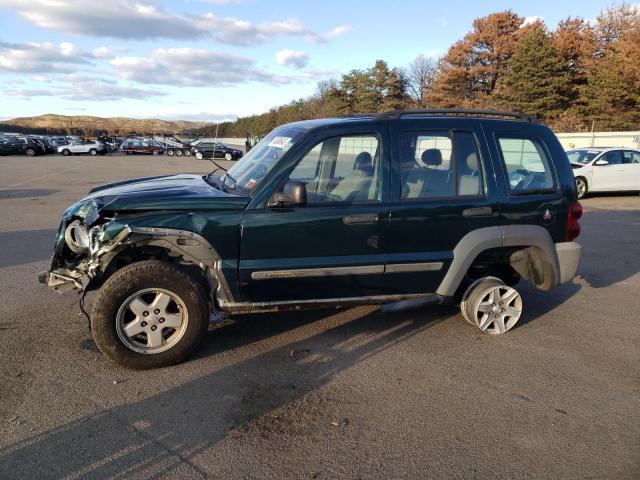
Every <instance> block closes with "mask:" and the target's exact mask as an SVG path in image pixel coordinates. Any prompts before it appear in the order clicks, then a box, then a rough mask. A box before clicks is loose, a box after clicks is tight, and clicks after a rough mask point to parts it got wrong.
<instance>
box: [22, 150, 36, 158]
mask: <svg viewBox="0 0 640 480" xmlns="http://www.w3.org/2000/svg"><path fill="white" fill-rule="evenodd" d="M24 153H26V154H27V155H28V156H30V157H35V155H36V151H35V150H34V149H33V148H27V149H26V150H25V151H24Z"/></svg>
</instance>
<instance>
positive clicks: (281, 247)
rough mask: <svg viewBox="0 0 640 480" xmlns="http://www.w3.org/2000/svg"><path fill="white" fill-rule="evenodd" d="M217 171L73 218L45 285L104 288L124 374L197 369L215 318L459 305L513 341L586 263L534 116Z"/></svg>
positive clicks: (356, 120)
mask: <svg viewBox="0 0 640 480" xmlns="http://www.w3.org/2000/svg"><path fill="white" fill-rule="evenodd" d="M217 172H219V173H217ZM217 172H216V171H214V172H212V173H210V174H208V175H204V176H198V175H170V176H159V177H146V178H137V179H132V180H125V181H119V182H114V183H110V184H107V185H102V186H99V187H95V188H93V189H92V190H91V191H90V192H89V195H88V196H87V197H85V198H83V199H82V200H80V201H79V202H77V203H75V204H74V205H72V206H71V207H70V208H69V209H68V210H67V211H66V212H64V214H63V218H62V223H61V224H60V228H59V230H58V234H57V238H56V240H55V245H54V252H53V257H52V264H51V268H50V270H49V271H47V272H42V273H41V274H40V281H41V282H43V283H46V284H47V285H48V286H49V287H51V288H53V289H54V290H56V291H58V292H64V291H67V290H74V289H75V290H77V291H79V292H81V293H83V294H85V293H86V292H87V291H90V290H97V293H96V296H95V299H94V301H93V307H92V312H91V315H90V326H91V330H92V333H93V336H94V339H95V341H96V343H97V345H98V347H99V348H100V350H101V351H102V352H103V353H104V354H105V355H106V356H107V357H109V358H110V359H112V360H113V361H115V362H117V363H119V364H120V365H123V366H125V367H128V368H136V369H145V368H155V367H163V366H167V365H171V364H174V363H177V362H179V361H181V360H183V359H184V358H185V357H186V356H187V355H188V354H189V353H190V352H191V351H192V350H193V349H194V348H195V347H196V346H197V345H198V343H199V342H200V341H201V340H202V338H203V336H204V334H205V332H206V331H207V326H208V323H209V318H210V315H211V314H212V313H216V314H226V315H233V314H244V313H251V312H276V311H279V310H285V309H301V308H309V307H328V306H331V307H336V306H351V305H359V304H360V305H361V304H381V305H383V307H382V308H383V309H389V310H393V309H394V308H406V307H410V306H416V305H426V304H429V303H452V304H460V308H461V311H462V316H463V317H464V318H465V319H466V320H467V321H468V322H469V323H470V324H472V325H474V326H475V327H476V328H480V329H481V330H482V331H484V332H486V333H490V334H501V333H504V332H507V331H508V330H510V329H511V328H513V326H514V325H515V324H516V322H517V321H518V319H519V318H520V317H521V315H522V312H523V301H522V297H521V296H520V294H519V293H518V291H517V290H516V289H515V288H514V286H515V285H516V284H517V283H518V282H519V280H520V279H521V278H524V279H526V280H527V281H529V282H530V283H531V284H533V285H534V286H535V287H537V288H538V289H540V290H543V291H547V290H550V289H552V288H554V287H556V286H557V285H559V284H561V283H565V282H568V281H570V280H571V279H572V278H573V276H574V275H575V272H576V270H577V268H578V263H579V261H580V255H581V248H580V245H579V244H577V243H576V242H574V239H575V238H576V237H577V236H578V235H579V233H580V225H579V223H578V219H579V218H580V216H581V214H582V208H581V206H580V204H579V203H578V201H577V193H576V184H575V180H574V176H573V173H572V170H571V166H570V164H569V161H568V159H567V155H566V154H565V152H564V150H563V149H562V147H561V145H560V143H559V142H558V140H557V139H556V137H555V136H554V135H553V133H552V132H551V130H549V128H547V127H546V126H544V125H541V124H539V123H537V122H536V121H535V119H534V118H532V117H529V116H527V115H524V114H520V113H511V112H497V111H468V110H414V111H396V112H388V113H383V114H372V115H357V116H352V117H344V118H329V119H321V120H308V121H301V122H295V123H291V124H287V125H282V126H280V127H278V128H276V129H275V130H273V131H272V132H271V133H270V134H269V135H267V136H266V137H265V138H264V139H263V140H262V141H260V143H259V144H258V145H256V146H255V147H254V148H253V149H252V150H251V151H250V152H249V153H248V154H247V155H246V156H244V157H243V158H242V159H241V160H239V161H238V162H237V163H236V164H234V165H233V167H231V168H230V169H229V170H228V171H224V172H222V171H221V170H218V171H217Z"/></svg>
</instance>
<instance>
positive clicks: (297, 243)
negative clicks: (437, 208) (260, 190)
mask: <svg viewBox="0 0 640 480" xmlns="http://www.w3.org/2000/svg"><path fill="white" fill-rule="evenodd" d="M387 148H388V147H387V134H386V129H384V130H383V129H379V130H376V129H375V128H373V130H372V131H367V132H357V131H352V132H349V133H348V134H343V135H335V134H334V135H333V136H331V137H326V138H321V139H318V141H316V142H315V143H314V144H313V145H311V146H310V147H309V148H308V149H306V151H305V153H304V154H302V155H301V156H300V158H299V159H298V161H297V162H296V165H295V167H293V170H290V171H289V172H288V174H287V175H286V176H285V177H284V178H282V179H281V182H280V183H279V184H278V185H280V188H282V186H283V185H284V184H285V183H286V182H287V181H289V180H291V181H296V182H302V183H303V184H304V185H305V186H306V194H307V200H306V203H305V204H303V205H300V206H295V207H268V206H267V207H265V208H259V209H254V210H247V211H246V214H245V216H244V220H243V225H242V239H241V249H240V261H239V271H238V275H239V280H240V290H241V293H242V294H243V297H244V299H245V301H250V302H278V301H286V300H316V299H317V300H326V299H335V298H344V297H352V298H353V297H365V296H373V295H380V294H382V293H384V262H385V235H386V228H387V223H388V208H387V207H386V206H385V205H384V204H383V202H382V198H383V195H382V193H383V192H382V188H383V181H382V180H383V172H384V171H387V168H388V167H387V166H385V164H384V163H383V162H388V158H389V156H388V153H387V152H388V151H387ZM274 193H275V192H274Z"/></svg>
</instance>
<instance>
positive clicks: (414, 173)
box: [400, 131, 483, 200]
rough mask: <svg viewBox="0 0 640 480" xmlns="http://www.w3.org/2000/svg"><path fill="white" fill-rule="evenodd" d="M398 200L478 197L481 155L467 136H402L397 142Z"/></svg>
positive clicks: (457, 132) (450, 134)
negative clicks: (399, 198) (399, 182)
mask: <svg viewBox="0 0 640 480" xmlns="http://www.w3.org/2000/svg"><path fill="white" fill-rule="evenodd" d="M400 178H401V194H400V196H401V198H402V199H404V200H413V199H428V198H439V197H453V196H477V195H481V194H482V192H483V182H482V169H481V166H480V155H479V154H478V148H477V144H476V141H475V139H474V136H473V134H472V133H470V132H461V131H454V132H404V133H402V135H401V139H400Z"/></svg>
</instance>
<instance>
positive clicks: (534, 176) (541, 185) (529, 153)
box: [498, 136, 555, 195]
mask: <svg viewBox="0 0 640 480" xmlns="http://www.w3.org/2000/svg"><path fill="white" fill-rule="evenodd" d="M498 144H499V146H500V153H501V154H502V160H503V162H504V165H505V167H506V169H507V176H508V185H509V191H510V192H511V193H512V194H516V195H518V194H535V193H542V192H544V191H549V190H553V189H554V187H555V182H554V176H553V171H552V168H551V164H550V162H549V159H548V158H547V154H546V152H545V149H544V148H543V147H542V145H541V144H540V143H539V142H538V141H535V140H532V139H529V138H518V137H517V136H513V137H511V136H510V137H507V136H504V137H499V138H498Z"/></svg>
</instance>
